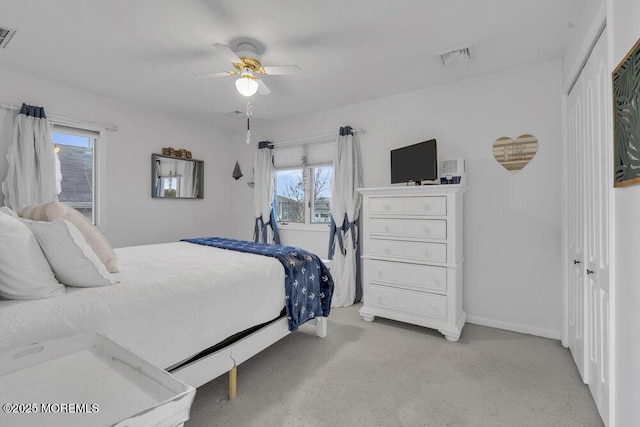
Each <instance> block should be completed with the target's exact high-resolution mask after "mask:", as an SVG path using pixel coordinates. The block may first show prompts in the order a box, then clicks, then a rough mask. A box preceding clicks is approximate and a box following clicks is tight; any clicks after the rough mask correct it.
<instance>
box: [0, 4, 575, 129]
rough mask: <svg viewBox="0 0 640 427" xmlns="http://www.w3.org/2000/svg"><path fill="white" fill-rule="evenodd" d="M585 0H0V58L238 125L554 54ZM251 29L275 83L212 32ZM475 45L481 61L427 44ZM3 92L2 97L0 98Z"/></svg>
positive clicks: (93, 88) (228, 37) (9, 66)
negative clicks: (262, 85) (254, 78)
mask: <svg viewBox="0 0 640 427" xmlns="http://www.w3.org/2000/svg"><path fill="white" fill-rule="evenodd" d="M583 4H584V0H448V1H447V0H393V1H392V0H387V1H383V0H377V1H371V0H322V1H320V0H268V1H267V0H235V1H232V0H180V1H177V0H133V1H132V0H89V1H87V0H56V1H50V0H40V1H36V0H33V1H31V0H30V1H26V0H20V1H16V0H0V27H4V28H7V27H8V28H11V29H17V30H18V33H17V34H16V35H15V37H14V38H13V39H12V40H11V42H10V43H9V45H8V46H7V47H6V48H5V49H0V68H1V69H6V70H8V71H11V72H16V73H20V74H26V75H30V76H33V77H37V78H40V79H44V80H48V81H51V82H55V83H58V84H62V85H66V86H70V87H74V88H78V89H82V90H86V91H89V92H93V93H95V94H98V95H102V96H105V97H108V98H114V99H117V100H121V101H125V102H128V103H132V104H135V105H140V106H144V107H148V108H152V109H156V110H161V111H163V112H166V113H169V114H171V115H175V116H182V117H190V118H191V119H194V120H197V121H200V122H203V123H209V124H214V125H216V126H221V127H225V128H236V127H237V121H236V119H234V118H231V117H229V116H227V115H225V113H229V112H232V111H234V110H241V111H244V110H245V106H246V102H247V101H250V102H251V103H252V105H253V114H254V118H255V119H264V120H275V119H280V118H283V117H290V116H295V115H299V114H306V113H313V112H318V111H323V110H327V109H330V108H334V107H339V106H342V105H347V104H353V103H358V102H362V101H366V100H370V99H375V98H380V97H384V96H388V95H392V94H397V93H402V92H407V91H413V90H417V89H421V88H424V87H428V86H433V85H437V84H442V83H445V82H450V81H454V80H460V79H466V78H470V77H473V76H478V75H483V74H488V73H492V72H495V71H498V70H503V69H508V68H513V67H519V66H523V65H527V64H532V63H536V62H540V61H545V60H549V59H554V58H560V57H561V56H562V53H563V51H564V49H565V46H566V43H567V41H568V39H569V37H570V34H571V27H573V24H572V22H573V21H574V20H575V19H577V17H578V16H579V15H580V11H581V8H582V7H583ZM239 37H250V38H254V39H256V40H258V41H259V42H260V43H262V44H263V45H264V47H265V52H264V54H262V63H263V65H289V64H297V65H299V66H300V67H301V68H302V72H301V73H300V74H298V75H291V76H266V77H264V81H265V82H266V83H267V84H268V85H269V87H270V89H271V91H272V93H271V94H270V95H268V96H259V95H255V96H253V97H251V98H244V97H243V96H241V95H239V94H238V93H237V92H236V90H235V87H234V79H233V78H232V77H223V78H219V79H209V80H206V79H200V78H197V77H196V76H197V75H199V74H204V73H208V72H213V71H223V70H227V69H230V63H229V61H228V60H227V59H226V58H224V57H222V56H220V55H218V54H217V53H216V52H215V51H214V49H213V48H212V47H211V45H212V44H213V43H221V44H226V45H228V44H229V43H230V42H231V41H232V40H233V39H237V38H239ZM470 43H472V44H473V45H474V46H475V51H476V57H477V59H476V60H475V61H474V62H471V63H467V64H461V65H458V66H455V67H452V68H442V67H441V66H440V65H439V62H438V58H437V54H438V53H440V52H442V51H446V50H450V49H453V48H457V47H460V46H463V45H466V44H470ZM0 102H6V100H2V99H0Z"/></svg>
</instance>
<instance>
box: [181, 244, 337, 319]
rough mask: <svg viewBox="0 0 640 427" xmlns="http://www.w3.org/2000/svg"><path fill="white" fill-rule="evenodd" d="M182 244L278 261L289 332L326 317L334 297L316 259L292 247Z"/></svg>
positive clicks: (328, 278)
mask: <svg viewBox="0 0 640 427" xmlns="http://www.w3.org/2000/svg"><path fill="white" fill-rule="evenodd" d="M182 240H183V241H185V242H190V243H197V244H199V245H206V246H213V247H215V248H221V249H229V250H232V251H238V252H246V253H251V254H258V255H264V256H268V257H272V258H276V259H278V261H280V263H281V264H282V266H283V267H284V289H285V307H286V312H287V320H288V321H289V330H290V331H295V330H296V329H298V326H300V325H302V324H303V323H304V322H306V321H307V320H311V319H313V318H315V317H317V316H324V317H326V316H328V315H329V311H330V309H331V297H332V295H333V279H332V278H331V274H330V273H329V269H328V268H327V267H326V266H325V265H324V264H323V263H322V261H320V258H318V256H317V255H314V254H312V253H311V252H307V251H305V250H304V249H300V248H294V247H292V246H283V245H271V244H267V243H259V242H249V241H245V240H235V239H226V238H222V237H200V238H196V239H182Z"/></svg>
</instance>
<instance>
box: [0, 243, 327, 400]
mask: <svg viewBox="0 0 640 427" xmlns="http://www.w3.org/2000/svg"><path fill="white" fill-rule="evenodd" d="M115 252H116V254H117V257H118V262H119V266H120V272H119V273H114V274H115V275H117V279H118V280H119V281H120V282H119V283H117V284H115V285H112V286H104V287H96V288H73V287H67V288H66V291H65V293H64V294H63V295H61V296H57V297H54V298H48V299H39V300H28V301H25V300H0V352H1V351H4V350H6V349H9V348H13V347H17V346H22V345H27V344H30V343H34V342H38V341H43V340H46V339H51V338H56V337H62V336H69V335H75V334H80V333H84V332H90V331H94V330H95V331H99V332H102V333H103V334H105V335H106V336H108V337H109V338H111V339H113V340H114V341H116V342H117V343H119V344H121V345H123V346H124V347H127V348H128V349H130V350H131V351H133V352H134V353H137V354H138V355H139V356H141V357H142V358H144V359H146V360H147V361H149V362H151V363H153V364H154V365H156V366H158V367H161V368H164V369H167V370H169V371H170V372H172V373H173V374H174V375H175V376H177V377H178V378H180V379H182V380H183V381H185V382H186V383H187V384H190V385H192V386H193V387H198V386H200V385H202V384H204V383H206V382H208V381H210V380H211V379H214V378H216V377H218V376H220V375H222V374H223V373H225V372H231V374H232V375H230V380H231V383H230V397H231V398H233V397H235V385H234V382H235V380H234V378H235V372H236V371H235V367H236V366H237V365H239V364H240V363H242V362H243V361H245V360H247V359H248V358H249V357H251V356H253V355H254V354H256V353H258V352H260V351H261V350H263V349H264V348H266V347H268V346H269V345H271V344H272V343H274V342H276V341H277V340H279V339H280V338H282V337H284V336H286V335H287V334H289V333H290V329H291V319H287V316H283V312H284V311H283V309H284V308H285V301H286V299H287V297H286V296H285V286H284V282H285V268H283V264H282V263H281V261H279V260H278V259H276V258H273V257H269V256H262V255H257V254H251V253H242V252H236V251H232V250H227V249H221V248H216V247H208V246H205V245H203V244H194V243H190V242H184V241H181V242H174V243H165V244H156V245H145V246H134V247H126V248H120V249H116V250H115ZM323 267H324V266H323ZM329 280H330V279H329ZM329 298H330V296H329ZM329 301H330V300H329ZM326 314H328V310H327V311H326ZM314 321H315V322H316V334H317V335H318V336H320V337H323V336H325V335H326V333H327V329H326V317H324V316H322V315H321V316H316V317H314ZM257 325H259V326H260V327H259V328H258V327H257ZM243 331H244V332H246V331H249V332H248V333H245V334H244V335H243V334H242V333H243ZM229 337H235V340H233V341H232V342H231V343H230V344H229V345H225V346H221V345H220V343H222V342H224V341H225V340H227V339H228V338H229ZM216 344H218V345H217V346H216ZM214 346H215V347H214ZM207 349H210V350H209V351H206V352H204V353H203V351H205V350H207ZM211 349H212V350H211ZM203 354H205V355H204V356H202V355H203ZM198 355H200V356H202V357H197V356H198Z"/></svg>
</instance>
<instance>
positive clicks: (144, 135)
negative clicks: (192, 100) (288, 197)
mask: <svg viewBox="0 0 640 427" xmlns="http://www.w3.org/2000/svg"><path fill="white" fill-rule="evenodd" d="M0 102H2V103H7V104H13V105H20V104H21V103H22V102H26V103H27V104H32V105H41V106H44V107H45V110H46V111H47V112H48V113H49V114H55V115H60V116H65V117H69V118H73V119H78V120H86V121H90V122H99V123H105V124H115V125H117V126H118V127H119V130H118V131H117V132H107V136H106V144H107V147H106V152H107V158H106V172H107V182H106V184H105V189H106V199H105V202H106V218H105V226H106V228H105V230H106V236H107V238H108V239H109V240H110V242H111V243H112V245H113V246H114V247H119V246H129V245H137V244H147V243H160V242H168V241H175V240H178V239H180V238H183V237H193V236H203V235H224V233H225V231H226V229H227V224H228V223H229V222H230V221H231V211H230V209H229V208H228V203H229V200H230V194H231V189H230V187H229V186H227V185H225V184H226V183H228V181H229V182H231V181H233V178H231V172H232V170H233V163H232V162H231V157H230V154H229V152H228V150H227V147H228V144H229V139H230V137H229V135H228V133H226V132H222V131H220V130H217V129H214V128H212V127H208V126H203V125H199V124H194V123H191V122H188V121H184V120H180V119H177V118H174V117H169V116H166V115H162V114H157V113H154V112H151V111H145V110H143V109H140V108H139V107H136V106H132V105H127V104H123V103H118V102H115V101H111V100H107V99H104V98H101V97H98V96H95V95H93V94H90V93H87V92H83V91H79V90H76V89H70V88H67V87H62V86H58V85H55V84H51V83H48V82H44V81H41V80H36V79H31V78H27V77H24V76H20V75H16V74H12V73H7V72H3V71H0ZM9 114H12V113H8V112H7V111H6V110H0V153H3V154H2V155H0V177H1V178H0V179H4V177H5V176H6V172H7V160H6V158H5V155H4V153H6V150H7V148H8V146H9V144H10V136H8V137H7V135H8V134H9V135H10V129H9V128H10V126H8V125H7V119H8V118H9ZM162 147H175V148H186V149H188V150H190V151H191V152H192V154H193V157H194V158H197V159H200V160H204V161H205V173H204V176H205V185H204V192H205V198H204V200H164V199H152V198H151V153H160V152H161V150H162ZM0 198H1V197H0Z"/></svg>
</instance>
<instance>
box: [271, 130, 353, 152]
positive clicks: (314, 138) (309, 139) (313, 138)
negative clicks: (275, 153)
mask: <svg viewBox="0 0 640 427" xmlns="http://www.w3.org/2000/svg"><path fill="white" fill-rule="evenodd" d="M351 132H353V133H364V129H362V128H352V129H351ZM337 136H339V135H338V134H337V133H329V134H326V135H318V136H310V137H307V138H297V139H290V140H288V141H277V142H272V144H273V147H274V148H275V147H282V146H284V145H291V144H298V143H300V144H310V143H313V142H316V141H317V140H323V139H329V138H335V137H337Z"/></svg>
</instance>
